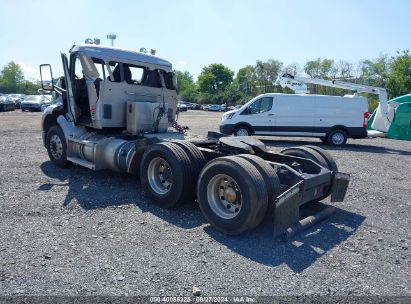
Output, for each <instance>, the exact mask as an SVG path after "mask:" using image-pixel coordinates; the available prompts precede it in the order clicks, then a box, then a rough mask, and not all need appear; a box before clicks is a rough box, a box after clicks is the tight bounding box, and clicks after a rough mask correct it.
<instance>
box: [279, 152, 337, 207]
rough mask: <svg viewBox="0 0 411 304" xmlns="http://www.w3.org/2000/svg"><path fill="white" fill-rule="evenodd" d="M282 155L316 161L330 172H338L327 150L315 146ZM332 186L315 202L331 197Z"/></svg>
mask: <svg viewBox="0 0 411 304" xmlns="http://www.w3.org/2000/svg"><path fill="white" fill-rule="evenodd" d="M281 153H282V154H285V155H292V156H297V157H304V158H308V159H311V160H313V161H315V162H316V163H317V164H319V165H321V166H322V167H324V168H326V169H328V170H330V171H338V168H337V164H336V163H335V161H334V159H333V158H332V156H331V155H330V154H329V153H328V152H327V151H325V150H323V149H321V148H318V147H314V146H302V147H295V148H288V149H285V150H283V151H281ZM330 190H331V184H330V185H328V187H327V189H325V190H324V195H323V196H321V197H319V198H318V199H316V200H315V201H321V200H323V199H325V198H326V197H327V196H329V195H330Z"/></svg>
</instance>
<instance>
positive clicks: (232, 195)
mask: <svg viewBox="0 0 411 304" xmlns="http://www.w3.org/2000/svg"><path fill="white" fill-rule="evenodd" d="M197 198H198V203H199V205H200V209H201V212H202V213H203V215H204V217H205V218H206V219H207V221H208V222H209V223H210V224H211V225H212V226H213V227H214V228H215V229H217V230H219V231H221V232H223V233H226V234H231V235H236V234H240V233H242V232H245V231H247V230H251V229H252V228H254V227H256V226H257V223H256V221H258V219H259V216H260V214H261V212H262V210H261V209H264V208H266V206H267V200H268V195H267V188H266V185H265V182H264V179H263V177H262V176H261V174H260V172H258V170H257V168H255V167H254V166H253V165H252V164H251V163H250V162H249V161H247V160H245V159H243V158H240V157H233V156H227V157H220V158H216V159H214V160H212V161H211V162H209V163H208V164H207V165H206V166H205V167H204V168H203V170H202V171H201V174H200V177H199V179H198V182H197Z"/></svg>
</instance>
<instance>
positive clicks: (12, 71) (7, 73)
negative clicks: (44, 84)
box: [0, 61, 41, 95]
mask: <svg viewBox="0 0 411 304" xmlns="http://www.w3.org/2000/svg"><path fill="white" fill-rule="evenodd" d="M40 88H41V85H40V82H38V81H37V82H32V81H30V80H27V79H25V78H24V73H23V70H22V68H21V66H20V65H19V64H17V63H15V62H14V61H11V62H9V63H8V64H7V65H5V66H4V67H3V69H2V70H1V72H0V93H5V94H10V93H18V94H27V95H36V94H38V89H40Z"/></svg>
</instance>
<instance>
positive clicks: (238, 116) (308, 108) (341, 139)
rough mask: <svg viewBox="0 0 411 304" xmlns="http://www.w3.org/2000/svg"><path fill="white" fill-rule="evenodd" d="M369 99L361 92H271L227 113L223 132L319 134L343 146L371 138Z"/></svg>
mask: <svg viewBox="0 0 411 304" xmlns="http://www.w3.org/2000/svg"><path fill="white" fill-rule="evenodd" d="M367 118H368V102H367V99H366V98H364V97H361V96H358V95H346V96H344V97H340V96H325V95H307V94H279V93H270V94H263V95H259V96H257V97H255V98H253V99H252V100H250V101H249V102H247V103H246V104H245V105H243V106H242V107H241V108H240V109H238V110H233V111H229V112H227V113H225V114H224V115H223V117H222V121H221V125H220V132H221V133H224V134H234V135H237V136H248V135H253V134H261V135H277V136H307V137H318V138H320V139H321V140H322V141H324V142H328V143H329V144H330V145H334V146H342V145H344V144H345V143H346V141H347V138H365V137H367Z"/></svg>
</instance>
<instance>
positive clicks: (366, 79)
mask: <svg viewBox="0 0 411 304" xmlns="http://www.w3.org/2000/svg"><path fill="white" fill-rule="evenodd" d="M284 73H288V74H291V75H302V74H306V75H308V77H311V78H321V79H328V80H330V79H340V80H344V81H349V82H354V83H358V84H365V85H371V86H376V87H383V88H386V89H387V91H388V95H389V98H394V97H397V96H401V95H404V94H409V93H411V54H410V53H409V51H408V50H406V51H402V52H397V54H396V55H395V56H391V57H389V56H387V55H381V56H380V57H378V58H377V59H366V60H361V61H360V62H358V63H356V64H353V63H351V62H348V61H345V60H339V61H336V60H333V59H322V58H317V59H314V60H308V61H307V62H306V63H305V64H304V65H303V66H301V65H300V64H298V63H292V64H288V65H285V64H284V63H283V62H281V61H278V60H274V59H269V60H267V61H265V62H264V61H260V60H258V61H257V62H256V63H255V65H247V66H245V67H243V68H241V69H239V70H238V72H237V73H236V74H235V75H234V71H232V70H230V69H229V68H228V67H226V66H224V65H223V64H219V63H213V64H210V65H209V66H206V67H204V68H203V69H202V71H201V73H200V75H199V76H198V78H197V81H194V79H193V76H192V75H191V74H190V73H189V72H187V71H184V72H183V71H177V72H176V74H177V91H178V95H179V98H180V99H181V100H184V101H189V102H198V103H216V104H223V103H227V104H229V105H234V104H236V105H238V104H243V103H245V102H247V101H248V100H250V99H251V98H253V97H255V96H257V95H259V94H263V93H269V92H273V93H293V92H292V91H291V90H289V89H288V88H282V87H281V86H280V85H279V84H278V83H277V82H276V80H277V78H278V76H281V75H282V74H284ZM308 87H309V90H310V92H311V93H314V94H322V95H344V94H347V93H349V92H348V91H347V90H342V89H336V88H330V87H324V86H319V85H308ZM364 95H365V96H366V97H367V99H368V101H369V108H370V111H372V110H374V109H375V108H376V106H377V105H378V97H377V96H375V95H369V94H364Z"/></svg>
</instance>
